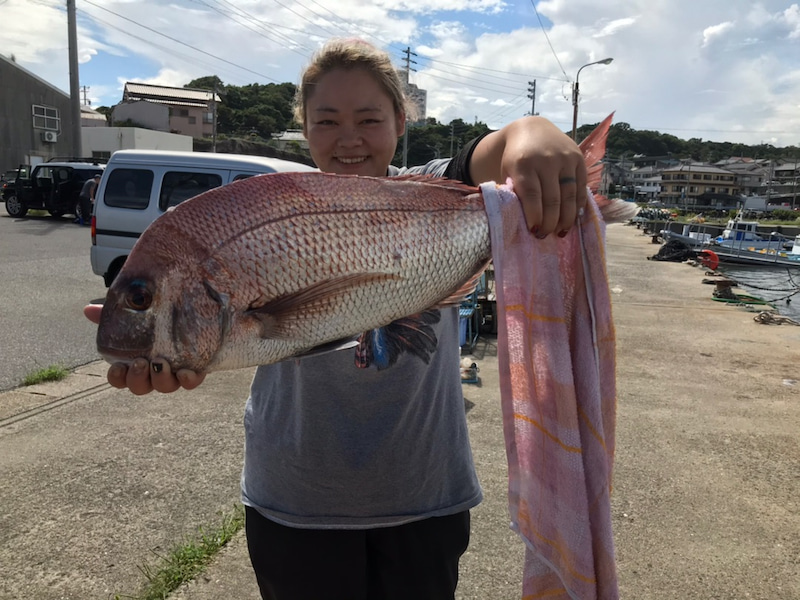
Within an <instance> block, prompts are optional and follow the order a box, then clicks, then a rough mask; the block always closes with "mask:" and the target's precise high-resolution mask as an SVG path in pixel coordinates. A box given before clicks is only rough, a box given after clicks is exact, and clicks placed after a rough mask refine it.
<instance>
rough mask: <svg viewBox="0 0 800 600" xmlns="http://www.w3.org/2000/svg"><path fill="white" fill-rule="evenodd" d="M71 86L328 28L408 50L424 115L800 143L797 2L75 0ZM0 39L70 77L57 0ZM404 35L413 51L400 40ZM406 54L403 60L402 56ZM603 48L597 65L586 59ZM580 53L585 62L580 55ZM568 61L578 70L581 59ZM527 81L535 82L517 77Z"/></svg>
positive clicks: (98, 97)
mask: <svg viewBox="0 0 800 600" xmlns="http://www.w3.org/2000/svg"><path fill="white" fill-rule="evenodd" d="M76 6H77V17H78V56H79V62H80V85H81V88H82V97H83V98H85V99H86V100H87V101H89V102H90V103H91V105H92V106H95V107H97V106H112V105H114V104H116V103H118V102H120V101H121V99H122V89H123V86H124V84H125V82H126V81H137V82H145V83H156V84H162V85H171V86H180V87H182V86H183V85H185V84H187V83H189V82H190V81H191V80H192V79H196V78H198V77H203V76H206V75H217V76H218V77H219V78H220V79H221V80H222V81H223V82H224V83H225V84H229V85H247V84H251V83H260V84H266V83H283V82H287V81H288V82H292V83H298V82H299V78H300V73H301V71H302V69H303V67H304V66H305V65H307V64H308V62H309V60H310V57H311V56H312V54H313V52H314V51H315V50H316V49H317V48H319V46H320V45H321V44H322V43H323V42H324V41H325V40H327V39H329V38H332V37H353V36H357V37H362V38H364V39H367V40H369V41H371V42H372V43H374V44H376V45H378V46H380V47H381V48H383V49H384V50H386V51H387V52H389V54H390V55H391V56H392V59H393V60H394V62H395V64H396V65H397V66H398V67H399V68H405V67H406V66H410V67H411V68H412V69H413V70H412V71H411V72H410V73H409V80H410V81H411V82H412V83H415V84H416V85H418V86H419V87H420V88H423V89H425V90H427V93H428V104H427V116H429V117H434V118H436V119H437V120H438V121H439V122H441V123H449V122H450V121H451V120H453V119H459V118H460V119H463V120H464V121H467V122H474V121H480V122H483V123H486V124H487V125H489V126H490V127H491V128H495V129H496V128H500V127H502V126H504V125H506V124H507V123H509V122H511V121H513V120H514V119H517V118H519V117H522V116H523V115H525V114H530V113H531V112H535V113H538V114H540V115H542V116H544V117H547V118H548V119H550V120H551V121H553V122H554V123H555V124H556V125H558V126H559V127H560V128H561V129H562V130H564V131H570V130H571V129H572V119H573V104H572V86H573V85H574V82H575V80H576V78H577V79H578V82H579V89H580V101H579V105H578V108H579V114H578V125H579V126H580V125H581V124H587V123H597V122H599V121H600V120H602V119H603V118H604V117H605V116H607V115H608V114H609V113H611V112H614V113H615V116H614V121H615V122H617V123H628V124H629V125H630V126H631V127H632V128H633V129H636V130H652V131H658V132H661V133H669V134H672V135H674V136H676V137H678V138H681V139H686V140H688V139H692V138H700V139H702V140H704V141H708V140H710V141H717V142H733V143H739V144H748V145H758V144H771V145H773V146H776V147H785V146H800V3H797V2H795V3H791V2H789V1H779V0H761V1H753V0H539V1H536V0H172V1H168V0H76ZM0 23H3V24H4V27H3V30H2V35H0V54H3V55H4V56H6V57H12V56H13V58H14V60H16V62H17V64H19V65H21V66H23V67H24V68H26V69H27V70H28V71H31V72H32V73H34V74H35V75H37V76H38V77H40V78H42V79H44V80H46V81H48V82H50V83H51V84H53V85H54V86H56V87H58V88H60V89H62V90H64V91H65V92H69V64H68V42H67V39H68V34H67V29H68V28H67V12H66V0H0ZM406 50H409V51H410V52H412V53H413V54H411V55H407V54H406V53H405V51H406ZM406 58H410V59H411V60H412V61H413V63H408V64H407V63H406V62H405V59H406ZM606 58H612V59H613V62H611V63H610V64H608V65H603V64H595V65H589V63H593V62H595V61H599V60H603V59H606ZM585 65H589V66H585ZM579 71H580V74H579ZM534 84H535V97H534V98H531V97H530V96H531V95H533V94H532V93H531V90H532V88H533V86H534Z"/></svg>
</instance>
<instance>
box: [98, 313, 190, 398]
mask: <svg viewBox="0 0 800 600" xmlns="http://www.w3.org/2000/svg"><path fill="white" fill-rule="evenodd" d="M102 310H103V307H102V305H100V304H89V305H88V306H86V307H85V308H84V309H83V314H84V315H85V316H86V318H87V319H89V320H90V321H91V322H92V323H95V324H99V323H100V313H101V312H102ZM106 377H107V378H108V383H110V384H111V385H112V386H114V387H115V388H119V389H125V388H128V389H129V390H130V391H131V393H132V394H136V395H137V396H141V395H143V394H149V393H150V392H152V391H153V390H155V391H157V392H162V393H165V394H168V393H170V392H174V391H177V390H179V389H180V388H184V389H187V390H193V389H194V388H196V387H197V386H198V385H200V384H201V383H203V380H204V379H205V377H206V374H205V373H196V372H195V371H190V370H189V369H179V370H178V371H177V372H176V373H174V374H173V373H172V370H171V368H170V365H169V363H168V362H167V361H166V360H160V361H159V360H154V361H153V362H152V363H150V362H149V361H148V360H147V359H146V358H137V359H135V360H134V361H133V362H132V363H131V364H130V365H126V364H125V363H121V362H118V363H114V364H112V365H111V366H110V367H109V368H108V373H107V375H106Z"/></svg>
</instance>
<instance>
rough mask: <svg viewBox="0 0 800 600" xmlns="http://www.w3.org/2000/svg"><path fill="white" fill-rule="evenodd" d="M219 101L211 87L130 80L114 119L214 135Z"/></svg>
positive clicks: (202, 135)
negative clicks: (215, 108)
mask: <svg viewBox="0 0 800 600" xmlns="http://www.w3.org/2000/svg"><path fill="white" fill-rule="evenodd" d="M219 102H220V97H219V96H218V95H217V94H216V93H215V92H213V91H211V90H200V89H193V88H179V87H169V86H164V85H152V84H149V83H137V82H132V81H129V82H127V83H126V84H125V88H124V90H123V92H122V102H121V103H120V104H117V105H116V106H115V107H114V109H113V111H112V120H113V121H114V122H124V121H130V122H133V123H136V124H138V125H141V126H143V127H147V128H150V129H157V130H160V131H169V132H171V133H179V134H181V135H188V136H191V137H193V138H210V137H213V135H214V107H215V104H216V103H219Z"/></svg>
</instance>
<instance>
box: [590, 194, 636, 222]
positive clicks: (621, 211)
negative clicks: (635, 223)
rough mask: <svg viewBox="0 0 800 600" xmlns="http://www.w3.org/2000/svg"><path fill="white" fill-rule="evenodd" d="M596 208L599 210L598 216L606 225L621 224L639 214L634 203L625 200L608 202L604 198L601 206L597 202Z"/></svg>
mask: <svg viewBox="0 0 800 600" xmlns="http://www.w3.org/2000/svg"><path fill="white" fill-rule="evenodd" d="M597 206H598V207H599V208H600V214H601V215H602V216H603V221H605V222H606V223H623V222H625V221H627V220H628V219H632V218H633V217H634V216H635V215H636V213H638V212H639V207H638V206H637V205H636V203H635V202H628V201H627V200H620V199H615V200H609V199H608V198H605V202H604V203H603V204H601V203H600V202H599V201H598V202H597Z"/></svg>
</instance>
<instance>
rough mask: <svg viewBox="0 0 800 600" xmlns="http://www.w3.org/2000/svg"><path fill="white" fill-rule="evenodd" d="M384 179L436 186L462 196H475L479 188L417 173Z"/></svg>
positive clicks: (454, 180) (445, 178)
mask: <svg viewBox="0 0 800 600" xmlns="http://www.w3.org/2000/svg"><path fill="white" fill-rule="evenodd" d="M386 179H391V180H394V181H414V182H417V183H427V184H431V185H438V186H440V187H443V188H447V189H451V190H457V191H459V192H462V193H463V194H465V195H466V194H475V193H477V192H479V191H480V190H479V188H476V187H475V186H472V185H467V184H466V183H463V182H461V181H458V180H457V179H448V178H447V177H439V176H437V175H431V174H430V173H428V174H419V173H407V174H404V175H392V176H391V177H387V178H386Z"/></svg>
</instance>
